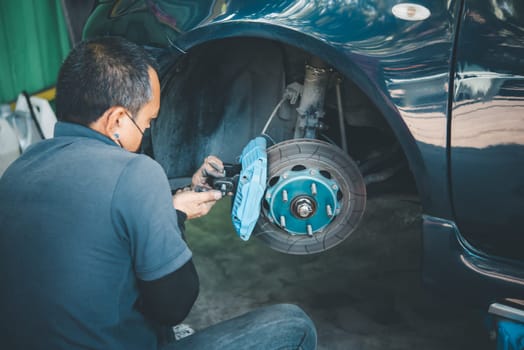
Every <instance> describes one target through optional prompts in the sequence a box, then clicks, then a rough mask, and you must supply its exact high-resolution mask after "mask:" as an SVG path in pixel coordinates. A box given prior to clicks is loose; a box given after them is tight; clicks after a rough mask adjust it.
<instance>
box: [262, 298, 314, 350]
mask: <svg viewBox="0 0 524 350" xmlns="http://www.w3.org/2000/svg"><path fill="white" fill-rule="evenodd" d="M265 311H266V312H268V313H270V314H271V315H272V316H273V317H274V318H278V319H281V320H283V324H282V325H281V326H282V327H283V328H284V329H285V328H289V329H292V330H293V333H295V334H296V335H297V337H298V338H299V339H298V343H297V346H298V347H297V349H301V350H309V349H316V346H317V330H316V327H315V324H314V323H313V321H312V320H311V318H310V317H309V316H308V315H307V314H306V312H305V311H304V310H302V309H301V308H300V307H299V306H297V305H294V304H277V305H272V306H268V307H267V308H266V310H265Z"/></svg>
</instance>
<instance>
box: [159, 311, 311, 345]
mask: <svg viewBox="0 0 524 350" xmlns="http://www.w3.org/2000/svg"><path fill="white" fill-rule="evenodd" d="M316 348H317V332H316V329H315V325H314V324H313V322H312V321H311V319H310V318H309V317H308V316H307V315H306V313H305V312H304V311H302V309H300V308H299V307H298V306H295V305H291V304H278V305H272V306H267V307H262V308H259V309H256V310H254V311H251V312H248V313H246V314H244V315H242V316H239V317H236V318H233V319H231V320H228V321H224V322H220V323H218V324H216V325H213V326H210V327H208V328H206V329H203V330H201V331H197V332H196V333H195V334H193V335H190V336H188V337H185V338H182V339H180V340H178V341H174V342H171V343H169V344H166V345H164V346H162V347H161V348H160V349H161V350H180V349H191V350H212V349H217V350H218V349H220V350H243V349H249V350H277V349H279V350H291V349H293V350H314V349H316Z"/></svg>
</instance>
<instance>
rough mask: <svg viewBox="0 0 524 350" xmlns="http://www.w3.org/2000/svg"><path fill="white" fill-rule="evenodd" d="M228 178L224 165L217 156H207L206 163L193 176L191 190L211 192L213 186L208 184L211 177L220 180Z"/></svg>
mask: <svg viewBox="0 0 524 350" xmlns="http://www.w3.org/2000/svg"><path fill="white" fill-rule="evenodd" d="M224 176H226V172H225V170H224V164H223V163H222V161H221V160H220V159H218V158H217V157H215V156H207V157H206V159H204V163H203V164H202V166H201V167H200V168H198V170H197V171H196V172H195V174H194V175H193V178H192V179H191V188H192V189H194V190H198V191H199V192H200V191H202V190H204V191H205V190H210V189H211V186H210V185H209V184H208V183H207V179H208V178H209V177H215V178H220V177H224Z"/></svg>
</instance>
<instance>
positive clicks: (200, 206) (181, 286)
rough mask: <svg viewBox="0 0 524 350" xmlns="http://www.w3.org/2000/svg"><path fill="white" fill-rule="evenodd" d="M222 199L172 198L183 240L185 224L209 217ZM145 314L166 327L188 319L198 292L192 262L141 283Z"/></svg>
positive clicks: (207, 195) (209, 195) (206, 195)
mask: <svg viewBox="0 0 524 350" xmlns="http://www.w3.org/2000/svg"><path fill="white" fill-rule="evenodd" d="M220 198H221V193H220V191H209V192H198V193H197V192H193V191H185V192H178V193H177V194H175V195H174V196H173V205H174V207H175V208H176V209H177V216H178V225H179V227H180V231H181V232H182V236H183V233H184V221H185V220H186V218H187V219H192V218H197V217H201V216H204V215H206V214H207V213H208V212H209V210H211V207H212V206H213V205H214V204H215V203H216V201H217V200H218V199H220ZM138 288H139V289H140V293H141V296H142V305H141V306H142V312H143V313H144V314H145V315H146V316H147V317H148V318H150V319H152V320H154V321H156V322H158V323H160V324H162V325H166V326H173V325H176V324H179V323H180V322H182V321H183V320H184V318H186V317H187V315H188V313H189V311H190V310H191V307H192V306H193V304H194V303H195V300H196V298H197V296H198V292H199V281H198V275H197V272H196V269H195V266H194V265H193V262H192V260H189V261H188V262H187V263H185V264H184V265H183V266H182V267H181V268H179V269H177V270H176V271H174V272H172V273H170V274H168V275H166V276H164V277H161V278H159V279H156V280H153V281H142V280H138Z"/></svg>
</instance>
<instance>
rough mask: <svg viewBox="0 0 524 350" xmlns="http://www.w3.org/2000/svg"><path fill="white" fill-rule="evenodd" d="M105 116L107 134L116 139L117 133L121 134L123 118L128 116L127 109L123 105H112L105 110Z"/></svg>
mask: <svg viewBox="0 0 524 350" xmlns="http://www.w3.org/2000/svg"><path fill="white" fill-rule="evenodd" d="M103 117H105V125H104V131H105V135H106V136H109V137H110V138H111V139H114V138H115V135H119V134H120V129H121V127H122V119H123V118H125V117H126V109H125V108H124V107H121V106H113V107H110V108H108V109H107V110H106V111H105V112H104V114H103Z"/></svg>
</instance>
